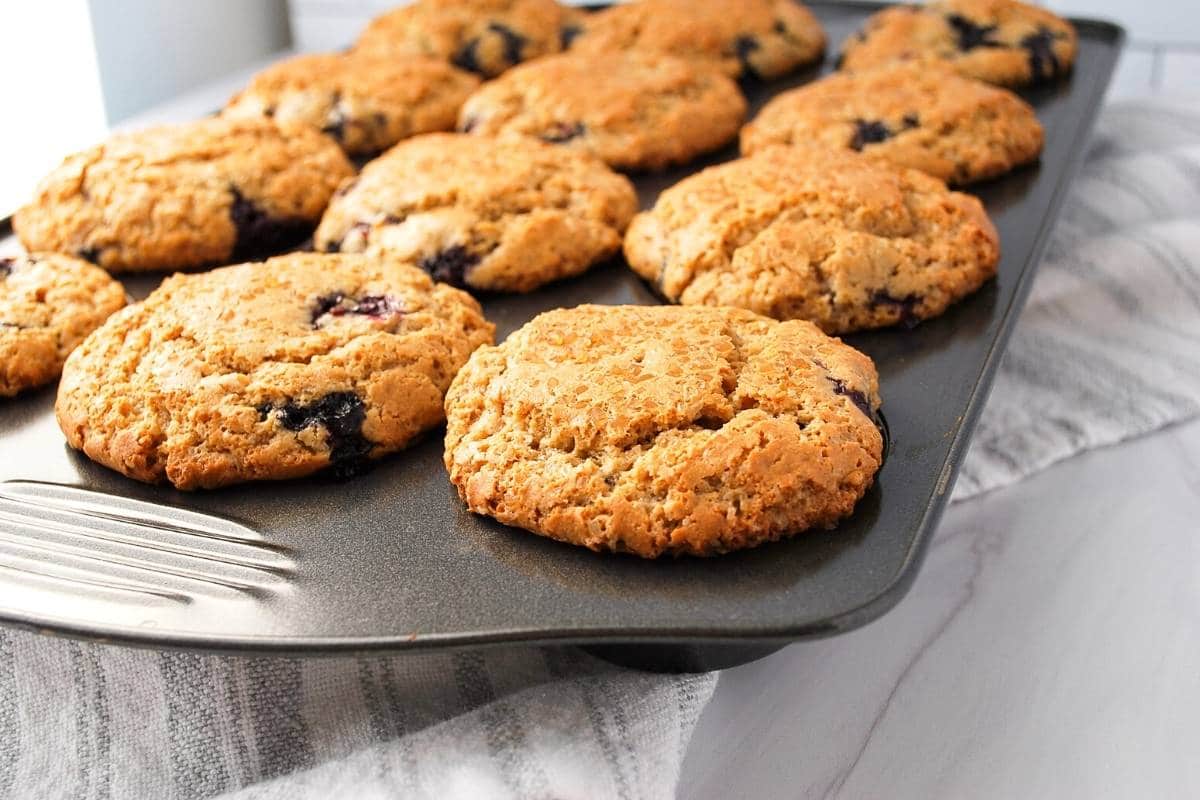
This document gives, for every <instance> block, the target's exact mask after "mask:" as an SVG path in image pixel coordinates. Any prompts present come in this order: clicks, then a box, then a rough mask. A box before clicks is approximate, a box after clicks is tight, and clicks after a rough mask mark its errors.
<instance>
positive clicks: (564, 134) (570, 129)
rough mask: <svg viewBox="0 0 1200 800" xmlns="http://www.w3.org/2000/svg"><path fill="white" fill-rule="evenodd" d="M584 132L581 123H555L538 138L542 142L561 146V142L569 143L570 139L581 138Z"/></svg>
mask: <svg viewBox="0 0 1200 800" xmlns="http://www.w3.org/2000/svg"><path fill="white" fill-rule="evenodd" d="M585 130H586V128H584V125H583V123H582V122H573V123H566V122H556V123H554V125H553V126H551V128H550V129H549V130H548V131H546V132H544V133H543V134H542V135H541V137H540V138H541V140H542V141H543V142H550V143H551V144H562V143H563V142H569V141H571V140H572V139H575V138H577V137H579V136H583V133H584V131H585Z"/></svg>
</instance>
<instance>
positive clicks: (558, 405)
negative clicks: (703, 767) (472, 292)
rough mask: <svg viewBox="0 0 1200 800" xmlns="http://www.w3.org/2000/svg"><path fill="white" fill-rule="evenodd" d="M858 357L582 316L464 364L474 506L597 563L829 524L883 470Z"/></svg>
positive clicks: (736, 324) (539, 320) (743, 318)
mask: <svg viewBox="0 0 1200 800" xmlns="http://www.w3.org/2000/svg"><path fill="white" fill-rule="evenodd" d="M879 403H880V401H879V388H878V379H877V376H876V373H875V367H874V364H872V363H871V360H870V359H869V358H867V357H866V356H865V355H863V354H862V353H860V352H858V351H857V350H854V349H853V348H850V347H848V346H847V345H845V344H842V342H840V341H839V340H837V339H833V338H830V337H829V336H826V335H825V334H823V333H821V331H819V330H818V329H817V328H816V327H814V326H813V325H810V324H809V323H807V322H801V321H790V322H777V321H775V320H771V319H766V318H764V317H760V316H758V315H756V314H752V313H750V312H749V311H743V310H740V309H733V308H705V307H693V308H681V307H672V306H580V307H578V308H573V309H559V310H556V311H551V312H548V313H546V314H542V315H541V316H539V317H536V318H535V319H534V320H532V321H531V322H529V323H528V324H527V325H525V326H524V327H523V328H521V329H520V330H518V331H517V332H515V333H513V334H512V335H511V336H509V337H508V339H506V340H505V342H504V343H503V344H501V345H499V346H498V347H483V348H480V349H479V350H477V351H476V352H475V354H474V355H472V356H471V359H470V360H469V361H468V362H467V365H466V366H465V367H463V369H462V371H461V372H459V374H458V377H456V378H455V379H454V383H453V384H452V385H451V387H450V391H449V392H448V393H447V395H446V417H447V425H446V447H445V461H446V468H447V470H448V471H449V473H450V480H451V482H452V483H453V484H454V486H455V487H456V488H457V489H458V493H459V495H460V496H461V497H462V499H463V501H464V502H465V503H466V504H467V507H468V508H469V509H470V510H471V511H474V512H475V513H477V514H486V515H487V516H490V517H494V518H495V519H497V520H499V521H500V522H503V523H504V524H506V525H514V526H517V527H520V528H525V529H526V530H529V531H532V532H534V533H537V534H540V535H542V536H548V537H550V538H552V539H558V540H560V541H563V542H568V543H570V544H575V545H582V546H584V547H589V548H591V549H593V550H597V551H613V552H626V553H633V554H635V555H638V556H642V557H643V558H655V557H657V556H660V555H664V554H671V555H699V556H708V555H716V554H719V553H726V552H729V551H732V550H740V549H743V548H747V547H754V546H756V545H759V544H762V543H763V542H769V541H773V540H777V539H783V538H786V537H790V536H794V535H796V534H799V533H801V532H803V531H805V530H808V529H811V528H831V527H833V526H834V525H836V524H837V522H838V521H839V520H840V519H842V518H844V517H846V516H847V515H849V514H850V513H851V512H852V511H853V510H854V506H855V504H856V503H857V502H858V500H859V499H860V498H861V497H862V496H863V494H864V493H865V492H866V491H867V489H868V488H870V486H871V483H872V481H873V480H874V477H875V474H876V472H877V471H878V470H879V467H880V464H881V463H882V459H883V446H884V442H883V437H882V435H881V433H880V430H879V428H878V427H877V422H878V417H877V413H878V410H879Z"/></svg>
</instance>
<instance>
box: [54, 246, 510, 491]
mask: <svg viewBox="0 0 1200 800" xmlns="http://www.w3.org/2000/svg"><path fill="white" fill-rule="evenodd" d="M492 331H493V328H492V325H491V324H489V323H488V322H487V321H486V320H485V319H484V318H483V315H482V313H481V311H480V309H479V305H478V304H477V303H476V302H475V301H474V300H473V299H471V298H470V297H469V296H468V295H466V294H465V293H463V292H460V291H458V290H456V289H452V288H450V287H449V286H444V285H440V284H434V283H433V282H432V281H430V280H429V278H428V277H427V276H426V275H425V274H424V273H422V272H421V271H420V270H418V269H416V268H415V267H412V266H410V265H407V264H404V263H402V262H399V261H396V260H392V259H388V258H378V257H377V258H367V257H364V256H336V255H318V254H315V253H297V254H292V255H287V256H280V257H279V258H274V259H271V260H270V261H266V262H264V263H261V264H241V265H237V266H233V267H226V268H224V269H218V270H214V271H212V272H207V273H202V274H198V275H176V276H174V277H171V278H168V279H167V280H166V281H164V282H163V284H162V285H161V286H160V287H159V288H158V289H157V290H156V291H155V292H154V293H153V294H151V295H150V297H148V298H147V299H146V300H145V301H144V302H141V303H138V304H136V305H133V306H130V307H129V308H127V309H125V310H123V311H120V312H118V313H117V314H115V315H114V316H112V317H111V318H110V319H109V320H108V322H107V323H105V324H104V325H103V326H102V327H101V328H100V329H99V330H97V331H96V332H95V333H93V334H92V335H91V336H89V337H88V338H87V340H86V341H84V343H83V344H82V345H81V346H80V347H79V348H78V349H77V350H76V351H75V352H74V353H73V354H72V355H71V357H70V358H69V359H68V360H67V364H66V367H65V368H64V369H63V379H62V382H61V383H60V385H59V392H58V401H57V403H56V406H55V411H56V413H57V416H58V422H59V425H60V427H61V428H62V430H63V433H65V434H66V437H67V442H68V443H69V444H70V445H71V446H72V447H74V448H76V449H79V450H82V451H83V452H84V453H86V454H87V455H88V456H89V457H90V458H92V459H93V460H95V461H98V462H100V463H101V464H104V465H105V466H108V467H110V468H112V469H115V470H117V471H119V472H122V473H124V474H125V475H128V476H129V477H131V478H136V479H137V480H141V481H149V482H162V481H170V482H171V483H172V484H174V485H175V486H177V487H178V488H181V489H197V488H211V487H216V486H223V485H226V484H230V483H237V482H241V481H251V480H273V479H282V478H293V477H298V476H301V475H307V474H309V473H312V472H316V471H317V470H320V469H323V468H325V467H329V466H331V465H332V466H334V467H335V468H339V469H343V470H352V469H354V468H356V467H358V466H359V465H361V464H362V463H363V462H365V461H366V460H368V459H374V458H379V457H381V456H383V455H385V454H387V453H391V452H394V451H396V450H399V449H401V448H403V447H404V446H406V445H407V444H408V443H409V442H410V441H411V440H412V439H413V438H414V437H415V436H417V435H418V434H420V433H421V432H422V431H425V430H428V429H429V428H431V427H434V426H436V425H438V424H439V423H440V422H441V421H442V418H443V412H442V400H443V394H444V393H445V390H446V388H447V387H448V386H449V384H450V380H451V379H452V378H453V377H454V374H455V372H457V371H458V369H459V367H461V366H462V364H463V363H464V362H465V361H466V359H467V356H468V355H470V353H471V352H472V351H473V350H474V349H475V348H476V347H478V346H480V345H482V344H487V343H490V342H491V341H492Z"/></svg>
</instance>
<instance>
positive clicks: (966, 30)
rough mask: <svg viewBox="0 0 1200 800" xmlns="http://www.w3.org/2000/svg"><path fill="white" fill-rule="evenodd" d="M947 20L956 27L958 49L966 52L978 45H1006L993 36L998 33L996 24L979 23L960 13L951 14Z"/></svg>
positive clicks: (952, 26) (951, 25)
mask: <svg viewBox="0 0 1200 800" xmlns="http://www.w3.org/2000/svg"><path fill="white" fill-rule="evenodd" d="M946 22H947V24H949V25H950V27H951V28H953V29H954V34H955V36H956V37H957V38H958V41H957V45H958V49H959V50H961V51H962V52H964V53H966V52H969V51H971V50H974V49H975V48H977V47H1004V43H1003V42H997V41H996V40H994V39H992V38H991V37H992V35H993V34H995V33H996V26H995V25H977V24H976V23H974V22H972V21H971V20H969V19H967V18H966V17H964V16H961V15H959V14H950V15H949V16H947V17H946Z"/></svg>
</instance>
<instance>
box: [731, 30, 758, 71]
mask: <svg viewBox="0 0 1200 800" xmlns="http://www.w3.org/2000/svg"><path fill="white" fill-rule="evenodd" d="M760 47H761V45H760V44H759V43H758V39H756V38H754V37H753V36H745V35H743V36H739V37H737V38H736V39H734V40H733V52H734V53H735V54H736V55H737V60H738V63H739V64H741V65H742V74H743V75H745V76H746V77H748V78H758V77H760V76H759V74H758V70H756V69H755V68H754V65H753V64H751V63H750V56H751V55H753V54H754V52H755V51H756V50H758V49H759V48H760Z"/></svg>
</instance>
